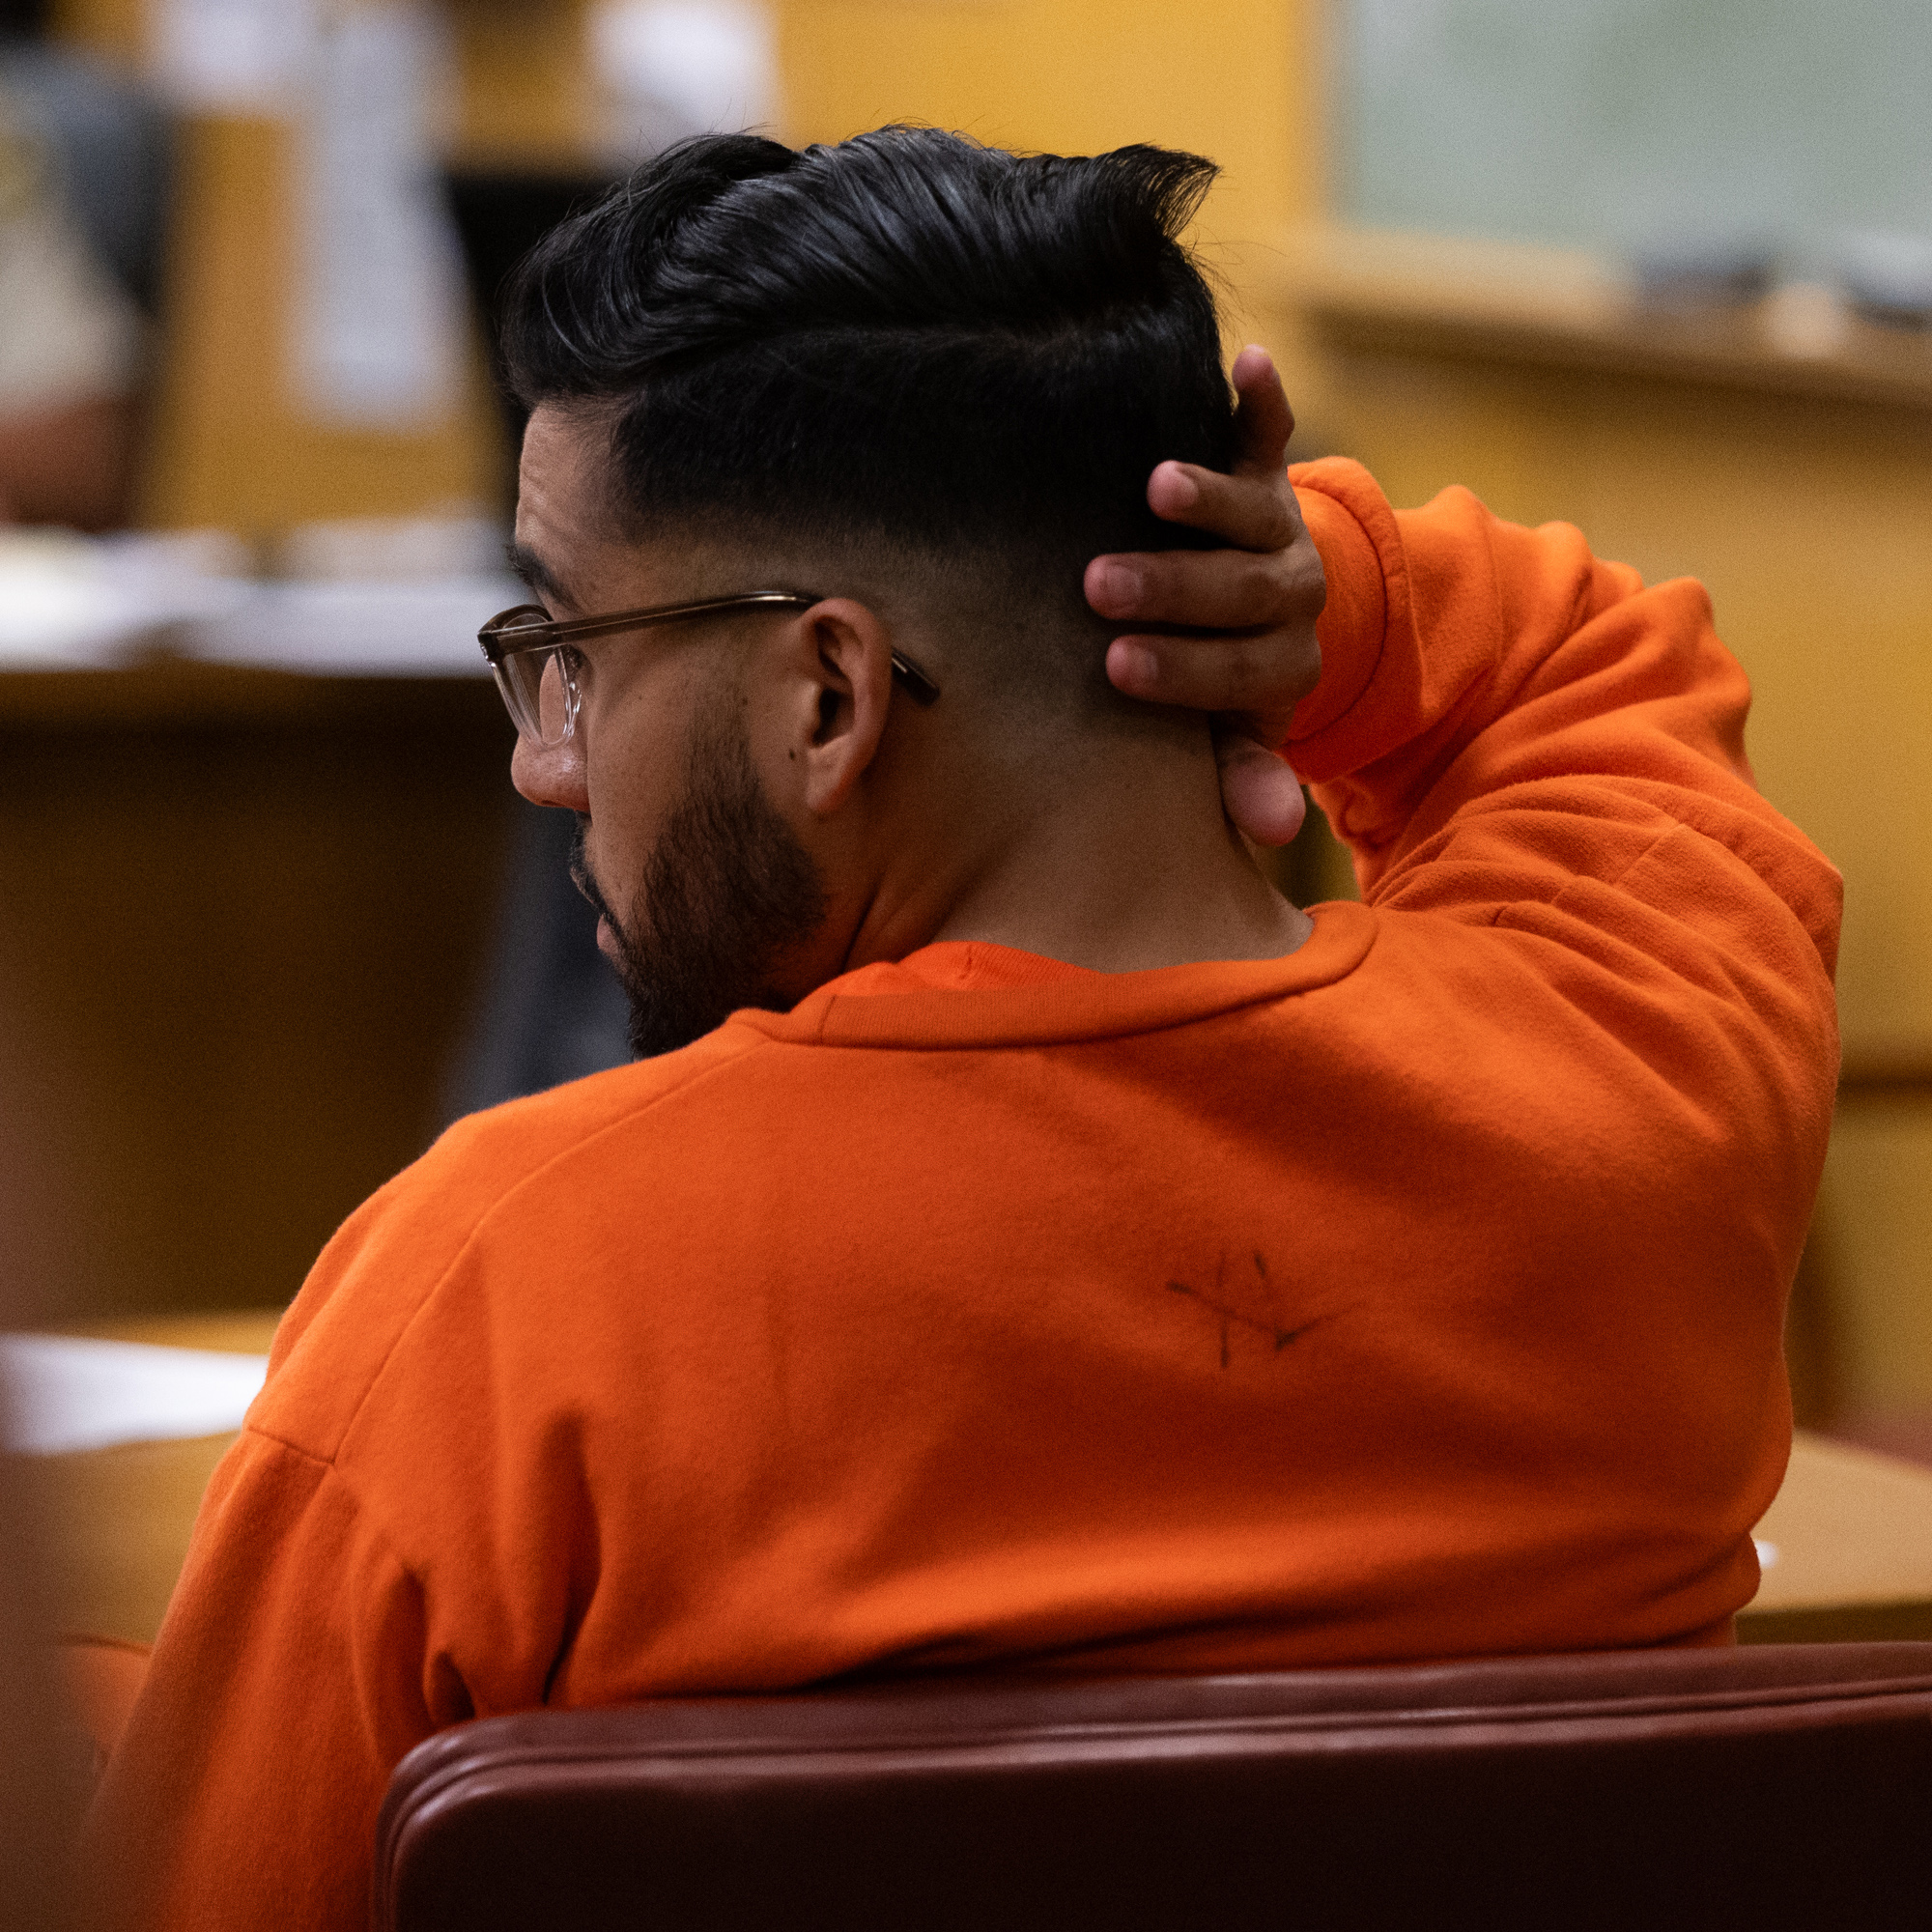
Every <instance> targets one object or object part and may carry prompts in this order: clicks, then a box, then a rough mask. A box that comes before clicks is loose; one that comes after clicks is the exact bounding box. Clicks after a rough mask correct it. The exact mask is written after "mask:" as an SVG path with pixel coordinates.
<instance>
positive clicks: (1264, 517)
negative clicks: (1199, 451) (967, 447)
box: [1147, 462, 1300, 550]
mask: <svg viewBox="0 0 1932 1932" xmlns="http://www.w3.org/2000/svg"><path fill="white" fill-rule="evenodd" d="M1147 496H1148V507H1149V508H1150V509H1151V510H1152V512H1153V513H1154V515H1155V516H1157V517H1160V518H1162V519H1163V520H1165V521H1166V522H1168V523H1170V524H1185V525H1187V526H1188V527H1189V528H1190V529H1197V530H1211V531H1212V532H1213V533H1214V534H1215V535H1216V536H1217V537H1221V538H1224V539H1225V540H1226V541H1227V542H1229V543H1231V544H1234V545H1236V546H1237V547H1238V548H1239V549H1241V550H1281V549H1282V548H1284V547H1285V546H1286V545H1288V544H1290V543H1293V541H1294V533H1295V531H1296V530H1297V529H1298V528H1299V527H1300V523H1299V519H1298V517H1297V514H1296V511H1295V508H1294V495H1293V492H1292V491H1291V490H1290V489H1289V487H1288V484H1287V482H1286V480H1285V479H1284V478H1283V476H1282V475H1281V474H1280V473H1279V471H1277V472H1276V473H1275V474H1273V475H1270V476H1267V477H1261V476H1256V475H1252V474H1249V473H1246V472H1245V471H1237V473H1236V474H1235V475H1233V476H1223V475H1222V474H1221V473H1220V472H1219V471H1218V470H1214V469H1201V468H1200V467H1199V466H1198V465H1196V464H1192V463H1174V462H1169V463H1163V464H1161V465H1159V466H1158V467H1157V468H1156V469H1155V470H1154V472H1153V474H1152V475H1151V476H1150V477H1149V478H1148V493H1147Z"/></svg>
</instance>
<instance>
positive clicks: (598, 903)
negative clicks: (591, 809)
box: [570, 813, 624, 933]
mask: <svg viewBox="0 0 1932 1932" xmlns="http://www.w3.org/2000/svg"><path fill="white" fill-rule="evenodd" d="M588 822H589V821H588V820H587V819H585V818H584V817H583V816H582V814H581V813H580V814H579V816H578V820H577V830H576V831H575V832H574V833H573V834H572V835H571V840H570V883H571V884H572V885H574V886H575V887H576V888H577V890H578V891H579V892H580V893H582V895H583V896H584V897H585V898H586V899H588V900H589V901H590V903H591V904H592V905H593V906H595V907H596V909H597V911H598V912H599V913H600V914H601V915H602V916H603V917H604V918H605V919H607V920H609V921H610V923H611V931H612V932H618V933H621V932H622V931H623V929H624V928H623V927H622V926H621V925H619V924H618V923H617V915H616V914H615V913H614V912H612V911H611V901H610V900H609V899H607V898H606V897H605V896H604V894H603V892H602V891H601V889H600V888H599V887H598V884H597V879H596V875H595V874H594V873H593V872H592V871H591V869H590V861H589V859H588V858H587V857H586V856H585V855H584V850H583V828H584V827H585V825H586V824H588Z"/></svg>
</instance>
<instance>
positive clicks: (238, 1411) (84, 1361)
mask: <svg viewBox="0 0 1932 1932" xmlns="http://www.w3.org/2000/svg"><path fill="white" fill-rule="evenodd" d="M268 1372H269V1358H268V1356H266V1355H235V1354H229V1353H227V1352H225V1351H223V1350H214V1349H161V1348H155V1347H153V1346H151V1345H149V1344H147V1343H144V1342H100V1341H93V1340H90V1339H86V1338H83V1337H80V1336H72V1335H0V1382H4V1384H5V1387H6V1394H7V1446H8V1447H9V1448H10V1449H13V1450H15V1451H17V1452H19V1453H21V1454H23V1455H28V1456H61V1455H68V1454H71V1452H73V1451H75V1450H80V1449H106V1448H111V1447H112V1446H113V1445H114V1444H115V1443H118V1442H161V1441H172V1440H178V1439H181V1438H184V1437H190V1436H197V1435H223V1434H225V1433H226V1432H227V1431H229V1430H231V1429H239V1428H241V1418H242V1416H243V1415H244V1414H245V1413H246V1411H247V1407H248V1405H249V1404H250V1403H251V1402H253V1401H254V1399H255V1398H256V1396H258V1395H259V1394H260V1393H261V1391H262V1383H263V1380H264V1378H266V1377H267V1375H268Z"/></svg>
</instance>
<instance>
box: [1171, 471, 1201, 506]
mask: <svg viewBox="0 0 1932 1932" xmlns="http://www.w3.org/2000/svg"><path fill="white" fill-rule="evenodd" d="M1167 487H1168V490H1169V492H1170V494H1171V495H1172V497H1173V498H1174V507H1175V508H1176V509H1177V510H1191V509H1192V508H1193V507H1194V506H1195V504H1196V503H1198V502H1200V500H1201V486H1200V484H1198V483H1197V482H1195V480H1194V478H1193V477H1191V476H1190V475H1188V473H1187V471H1186V470H1184V469H1181V468H1180V466H1179V464H1176V465H1175V466H1174V468H1173V469H1170V470H1169V471H1168V472H1167Z"/></svg>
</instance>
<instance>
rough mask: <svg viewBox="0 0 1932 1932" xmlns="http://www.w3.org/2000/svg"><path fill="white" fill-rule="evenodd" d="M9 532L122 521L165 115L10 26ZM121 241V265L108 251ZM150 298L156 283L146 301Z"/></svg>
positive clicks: (2, 224)
mask: <svg viewBox="0 0 1932 1932" xmlns="http://www.w3.org/2000/svg"><path fill="white" fill-rule="evenodd" d="M9 24H12V25H13V26H14V28H15V32H14V33H13V34H11V35H9V34H5V33H4V32H0V523H18V524H62V525H67V526H71V527H72V528H75V529H83V530H98V529H104V528H108V527H111V526H114V525H116V524H119V523H122V522H124V521H125V520H126V518H127V514H128V499H129V495H130V491H131V487H132V475H133V454H134V444H135V427H136V398H137V391H138V388H139V384H140V375H141V361H142V346H143V344H142V337H143V333H144V327H145V324H144V317H143V315H142V312H141V308H140V305H139V303H138V301H137V300H136V294H137V293H141V292H142V291H141V290H140V289H139V288H138V287H137V289H136V290H135V291H134V292H130V289H129V287H128V282H129V281H133V282H135V283H136V284H139V283H141V282H143V281H149V282H150V283H151V278H152V271H153V264H154V261H155V258H156V254H157V252H158V251H157V246H156V234H157V227H158V220H159V207H160V203H159V196H160V194H161V192H162V179H161V177H162V173H163V170H162V169H161V167H160V166H159V155H158V152H157V151H156V147H155V145H154V138H155V134H156V128H157V125H158V124H157V120H156V117H155V116H154V115H153V112H152V110H150V109H147V108H146V107H144V105H143V103H141V102H140V101H139V99H138V97H136V96H134V95H132V94H131V93H129V92H128V90H127V89H125V88H123V87H121V86H119V85H118V84H116V83H114V82H113V81H111V80H109V79H107V78H106V77H104V76H101V75H99V74H97V73H95V72H94V71H92V70H91V69H90V68H89V67H88V65H87V64H86V63H84V62H81V61H78V60H76V59H75V58H73V57H72V56H69V55H66V54H62V53H58V52H56V51H54V50H50V49H46V48H43V47H40V46H38V45H37V44H35V43H34V41H33V39H32V37H31V35H30V34H26V33H22V32H20V31H19V29H20V28H21V26H22V25H23V24H27V25H31V22H27V23H22V22H21V21H19V20H17V19H16V20H14V21H13V22H11V23H10V22H8V21H6V20H5V19H4V18H0V29H4V28H5V27H6V26H7V25H9ZM116 240H119V241H121V243H122V244H123V245H121V246H120V248H119V250H118V252H119V253H120V255H121V256H122V259H121V260H119V261H114V262H110V261H109V260H108V258H107V256H108V250H107V248H105V247H103V245H102V244H103V242H109V243H112V242H113V241H116ZM145 292H146V293H147V294H149V295H150V296H152V286H151V285H150V286H149V287H148V288H147V289H146V291H145Z"/></svg>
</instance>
